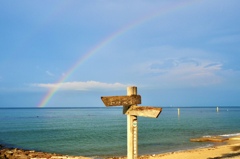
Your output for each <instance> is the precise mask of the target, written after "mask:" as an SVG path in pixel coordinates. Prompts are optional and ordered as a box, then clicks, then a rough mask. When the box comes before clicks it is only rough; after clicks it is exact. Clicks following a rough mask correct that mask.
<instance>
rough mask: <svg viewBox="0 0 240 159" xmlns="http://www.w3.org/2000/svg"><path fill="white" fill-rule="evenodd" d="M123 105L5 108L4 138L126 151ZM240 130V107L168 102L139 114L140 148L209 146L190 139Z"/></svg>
mask: <svg viewBox="0 0 240 159" xmlns="http://www.w3.org/2000/svg"><path fill="white" fill-rule="evenodd" d="M126 125H127V119H126V116H125V115H123V114H122V108H120V107H111V108H105V107H101V108H91V107H89V108H0V144H3V145H7V146H12V147H18V148H23V149H30V150H32V149H34V150H39V151H45V152H54V153H61V154H67V155H82V156H126V154H127V136H126V135H127V129H126ZM237 134H238V135H240V107H219V112H216V107H207V108H206V107H197V108H196V107H192V108H180V116H178V111H177V108H163V111H162V113H161V114H160V116H159V117H158V118H157V119H153V118H144V117H139V118H138V142H139V143H138V150H139V154H140V155H141V154H155V153H162V152H170V151H175V150H183V149H189V148H197V147H205V146H209V145H210V144H213V143H195V142H190V141H189V139H190V138H194V137H201V136H209V135H210V136H211V135H225V136H230V135H237ZM215 144H217V143H215Z"/></svg>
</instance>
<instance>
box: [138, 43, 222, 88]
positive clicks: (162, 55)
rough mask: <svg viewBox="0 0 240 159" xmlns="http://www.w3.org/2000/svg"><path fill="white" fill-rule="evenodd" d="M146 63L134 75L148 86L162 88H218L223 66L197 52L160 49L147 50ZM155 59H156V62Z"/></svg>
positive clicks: (204, 53)
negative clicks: (148, 81)
mask: <svg viewBox="0 0 240 159" xmlns="http://www.w3.org/2000/svg"><path fill="white" fill-rule="evenodd" d="M148 55H149V56H148V57H147V59H146V61H145V62H142V63H140V64H137V66H136V71H138V72H139V73H140V74H142V76H144V77H148V79H149V80H150V81H152V82H151V83H154V84H155V85H165V86H168V87H169V86H174V87H181V86H184V87H185V86H194V87H195V86H208V85H216V84H220V83H221V82H222V81H223V79H224V76H223V75H222V74H221V73H222V72H224V71H226V70H223V63H222V60H221V59H220V57H215V56H214V55H212V54H211V56H210V54H209V53H208V52H205V51H202V50H198V49H190V48H184V49H179V48H178V49H176V48H173V47H168V46H167V47H166V46H164V47H159V48H153V49H151V50H148ZM155 57H156V58H155Z"/></svg>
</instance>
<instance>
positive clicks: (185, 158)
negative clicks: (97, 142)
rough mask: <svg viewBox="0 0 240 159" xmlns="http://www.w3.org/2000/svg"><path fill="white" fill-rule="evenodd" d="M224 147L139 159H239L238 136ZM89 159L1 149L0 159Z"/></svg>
mask: <svg viewBox="0 0 240 159" xmlns="http://www.w3.org/2000/svg"><path fill="white" fill-rule="evenodd" d="M225 142H226V145H222V146H214V147H207V148H199V149H192V150H185V151H177V152H169V153H163V154H152V155H143V156H139V157H138V158H139V159H158V158H159V159H240V136H237V137H236V136H235V137H232V138H229V139H228V140H227V141H225ZM0 148H1V147H0ZM5 158H6V159H7V158H9V159H15V158H23V159H49V158H50V159H67V158H68V159H74V158H75V159H90V158H89V157H83V156H64V155H59V154H51V153H44V152H35V151H27V150H20V149H9V148H3V147H2V148H1V150H0V159H5ZM126 158H127V157H126V156H125V157H108V159H126Z"/></svg>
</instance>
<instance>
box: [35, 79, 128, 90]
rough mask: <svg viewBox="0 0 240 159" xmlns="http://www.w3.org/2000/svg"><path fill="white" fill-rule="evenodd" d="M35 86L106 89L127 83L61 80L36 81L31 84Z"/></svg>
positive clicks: (119, 86)
mask: <svg viewBox="0 0 240 159" xmlns="http://www.w3.org/2000/svg"><path fill="white" fill-rule="evenodd" d="M32 86H35V87H41V88H58V89H62V90H82V91H83V90H99V89H102V90H107V89H109V90H110V89H111V90H112V89H115V90H119V89H126V87H128V86H129V85H127V84H122V83H104V82H97V81H86V82H81V81H74V82H63V83H38V84H32Z"/></svg>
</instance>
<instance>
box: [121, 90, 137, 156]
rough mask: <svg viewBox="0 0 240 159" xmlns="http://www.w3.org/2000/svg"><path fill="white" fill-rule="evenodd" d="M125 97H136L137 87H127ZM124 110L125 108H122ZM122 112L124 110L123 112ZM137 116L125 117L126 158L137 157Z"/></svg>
mask: <svg viewBox="0 0 240 159" xmlns="http://www.w3.org/2000/svg"><path fill="white" fill-rule="evenodd" d="M127 95H128V96H130V95H137V87H135V86H133V87H127ZM123 109H126V108H123ZM123 111H124V110H123ZM137 136H138V132H137V116H135V115H127V158H128V159H137V155H138V137H137Z"/></svg>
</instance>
